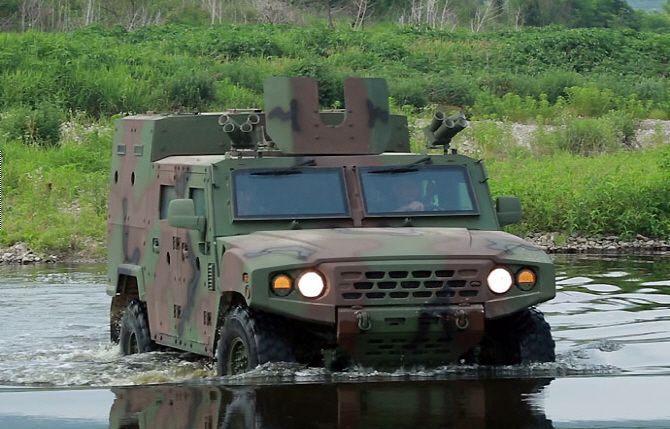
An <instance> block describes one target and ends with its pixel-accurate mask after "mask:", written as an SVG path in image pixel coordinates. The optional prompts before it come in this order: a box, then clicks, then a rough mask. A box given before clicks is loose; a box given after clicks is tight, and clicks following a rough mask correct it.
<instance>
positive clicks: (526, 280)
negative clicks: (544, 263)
mask: <svg viewBox="0 0 670 429" xmlns="http://www.w3.org/2000/svg"><path fill="white" fill-rule="evenodd" d="M536 281H537V279H536V278H535V273H534V272H532V271H531V270H529V269H528V268H524V269H523V270H521V271H519V272H518V273H517V275H516V283H517V285H519V289H521V290H524V291H527V290H530V289H532V288H533V286H535V282H536Z"/></svg>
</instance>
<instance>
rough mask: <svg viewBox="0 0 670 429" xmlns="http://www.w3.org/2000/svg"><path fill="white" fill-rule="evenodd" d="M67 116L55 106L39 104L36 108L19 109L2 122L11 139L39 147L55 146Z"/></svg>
mask: <svg viewBox="0 0 670 429" xmlns="http://www.w3.org/2000/svg"><path fill="white" fill-rule="evenodd" d="M64 119H65V115H64V114H63V112H62V111H61V110H60V109H59V108H58V107H56V106H55V105H54V104H51V103H48V102H42V103H39V104H38V105H37V106H35V107H34V108H28V107H23V108H17V109H14V110H13V111H11V112H9V113H8V114H7V115H6V117H5V118H3V121H2V122H0V125H1V126H2V129H3V131H4V132H5V133H7V135H8V136H9V138H11V139H17V140H21V141H23V142H24V143H25V144H30V145H37V146H54V145H56V144H58V141H59V140H60V128H61V124H62V123H63V120H64Z"/></svg>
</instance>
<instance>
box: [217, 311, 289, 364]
mask: <svg viewBox="0 0 670 429" xmlns="http://www.w3.org/2000/svg"><path fill="white" fill-rule="evenodd" d="M216 352H217V353H216V354H217V361H216V370H217V373H218V374H219V375H237V374H242V373H244V372H247V371H250V370H252V369H254V368H256V367H257V366H258V365H261V364H264V363H266V362H295V356H294V354H293V349H292V347H291V345H290V344H289V342H288V341H287V339H286V330H285V328H284V324H283V323H282V320H281V319H279V318H277V317H274V316H272V315H270V314H267V313H263V312H261V311H258V310H252V309H250V308H248V307H233V309H231V310H230V312H229V313H228V315H227V316H226V318H225V320H224V322H223V326H222V327H221V332H220V335H219V342H218V345H217V348H216Z"/></svg>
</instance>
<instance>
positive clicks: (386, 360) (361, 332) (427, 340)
mask: <svg viewBox="0 0 670 429" xmlns="http://www.w3.org/2000/svg"><path fill="white" fill-rule="evenodd" d="M483 335H484V308H483V306H482V305H479V304H476V305H469V306H458V305H451V306H430V307H428V306H411V307H409V306H407V307H405V306H403V307H360V308H339V309H338V310H337V342H338V345H339V346H340V347H341V348H342V349H343V350H344V351H345V352H346V353H347V354H348V355H350V356H351V357H352V358H353V360H354V361H355V362H356V363H360V364H363V365H371V366H380V365H381V366H386V365H389V366H398V365H412V364H420V365H443V364H447V363H450V362H454V361H456V360H457V359H458V358H459V357H461V356H462V355H463V354H465V353H466V352H468V351H469V350H472V349H473V348H474V347H475V346H476V345H477V344H479V343H480V341H481V339H482V337H483Z"/></svg>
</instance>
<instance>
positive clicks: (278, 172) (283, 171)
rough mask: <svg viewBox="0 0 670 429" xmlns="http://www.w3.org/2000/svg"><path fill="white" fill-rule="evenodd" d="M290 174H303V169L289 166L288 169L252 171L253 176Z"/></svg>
mask: <svg viewBox="0 0 670 429" xmlns="http://www.w3.org/2000/svg"><path fill="white" fill-rule="evenodd" d="M289 174H302V171H300V170H295V169H290V168H288V169H276V170H265V171H256V172H255V173H251V175H252V176H285V175H289Z"/></svg>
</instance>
